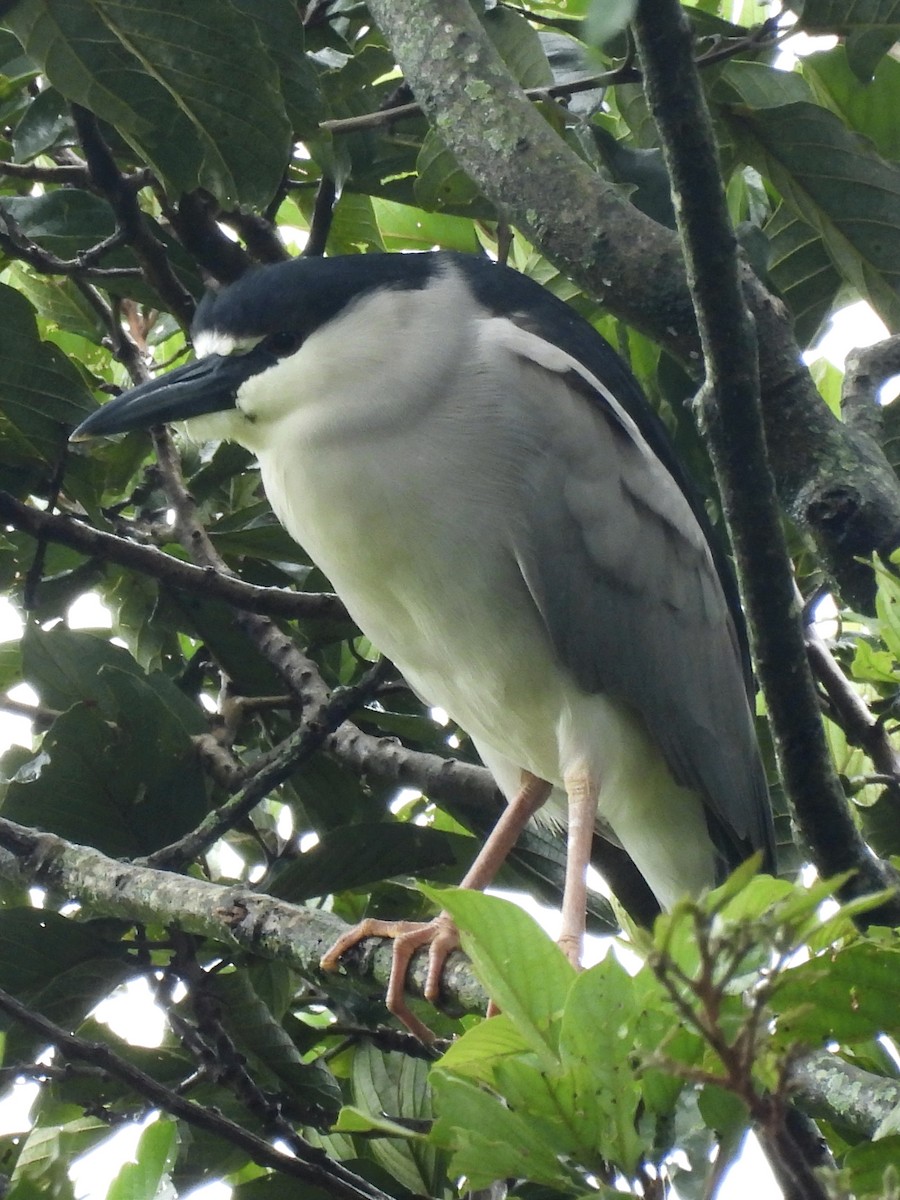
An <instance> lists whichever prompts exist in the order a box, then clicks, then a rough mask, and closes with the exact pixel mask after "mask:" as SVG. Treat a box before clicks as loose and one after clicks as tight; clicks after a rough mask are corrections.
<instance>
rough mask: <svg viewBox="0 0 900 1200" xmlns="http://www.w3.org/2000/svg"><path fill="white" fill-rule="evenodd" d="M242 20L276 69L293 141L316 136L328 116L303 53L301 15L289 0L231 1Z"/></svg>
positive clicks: (313, 74) (314, 72)
mask: <svg viewBox="0 0 900 1200" xmlns="http://www.w3.org/2000/svg"><path fill="white" fill-rule="evenodd" d="M232 4H233V5H234V8H235V10H236V11H237V12H238V13H239V14H240V16H241V18H242V19H243V20H244V21H245V22H246V23H247V25H248V26H252V27H254V28H255V29H256V32H257V34H258V36H259V38H260V40H261V42H262V44H263V46H264V47H265V49H266V51H267V52H268V54H269V55H270V56H271V57H272V59H273V61H274V62H275V64H276V66H277V68H278V74H279V78H280V89H279V90H280V92H281V95H282V98H283V100H284V105H285V108H286V109H287V115H288V116H289V117H290V120H291V123H292V125H293V132H294V136H295V137H296V138H300V139H302V138H303V137H308V136H310V135H311V134H313V133H315V132H316V129H317V126H318V124H319V122H320V121H322V120H324V119H325V117H326V116H327V115H328V114H327V113H326V111H325V108H324V102H323V98H322V93H321V89H320V88H319V79H318V75H317V74H316V71H315V68H314V67H313V65H312V63H311V62H310V60H309V59H308V58H307V56H306V55H305V54H304V53H303V43H304V30H303V22H302V20H301V19H300V13H299V12H298V11H297V6H296V4H294V3H293V2H292V0H266V3H265V4H260V3H259V2H258V0H232Z"/></svg>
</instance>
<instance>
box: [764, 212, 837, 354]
mask: <svg viewBox="0 0 900 1200" xmlns="http://www.w3.org/2000/svg"><path fill="white" fill-rule="evenodd" d="M763 232H764V233H765V235H766V237H767V238H768V239H769V268H768V276H769V279H770V281H771V282H772V283H773V284H774V285H775V287H776V288H777V289H778V291H779V293H780V294H781V297H782V299H783V300H784V302H785V303H786V304H787V306H788V308H789V309H790V310H791V315H792V316H793V318H794V330H795V333H796V336H797V341H798V342H799V344H800V345H801V346H802V347H805V346H810V345H812V343H813V342H814V341H815V340H816V338H817V336H818V333H819V330H820V328H821V326H822V323H823V321H824V320H825V319H826V317H827V316H828V315H829V313H830V312H831V309H832V307H833V306H834V302H835V298H836V296H837V294H838V291H839V290H840V287H841V283H842V281H841V276H840V274H839V272H838V270H837V268H836V267H835V265H834V263H833V262H832V260H831V257H830V256H829V254H828V251H827V250H826V249H825V243H824V242H823V240H822V238H820V237H819V235H818V234H817V233H816V231H815V229H813V227H812V226H811V225H808V224H807V223H806V221H803V220H801V219H800V218H799V217H798V216H797V215H796V213H795V212H794V211H793V210H792V209H791V208H790V207H789V206H788V205H787V204H784V203H782V204H779V205H778V208H777V209H776V210H775V212H774V214H773V215H772V217H771V218H770V220H769V221H768V222H767V223H766V225H765V227H764V230H763Z"/></svg>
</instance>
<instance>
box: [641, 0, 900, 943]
mask: <svg viewBox="0 0 900 1200" xmlns="http://www.w3.org/2000/svg"><path fill="white" fill-rule="evenodd" d="M634 32H635V37H636V39H637V44H638V51H639V54H640V56H641V60H642V62H643V64H644V71H645V76H646V83H645V90H646V94H647V99H648V101H649V104H650V108H651V111H652V113H653V116H654V119H655V121H656V124H657V127H658V129H659V132H660V135H661V138H662V144H663V152H664V154H665V158H666V163H667V165H668V168H669V175H670V177H671V181H672V191H673V195H674V198H675V211H676V215H677V219H678V227H679V231H680V233H681V236H682V240H683V242H684V247H685V254H686V258H687V265H688V275H689V278H690V284H691V290H692V294H693V298H694V305H695V308H696V312H697V321H698V325H699V328H700V337H701V342H702V346H703V356H704V363H705V367H706V384H705V386H704V394H705V397H706V405H705V408H706V413H707V419H708V440H709V445H710V450H711V453H712V458H713V463H714V466H715V470H716V477H717V481H718V484H719V490H720V493H721V496H722V502H723V507H724V510H725V514H726V517H727V519H728V525H729V530H730V532H731V536H732V541H733V543H734V547H735V551H736V558H737V566H738V572H739V576H740V584H741V591H742V593H743V597H744V601H745V605H746V608H747V617H748V624H749V629H750V637H751V643H752V646H753V651H754V658H755V661H756V667H757V671H758V674H759V678H760V682H761V684H762V688H763V692H764V694H765V698H766V704H767V707H768V710H769V715H770V718H771V722H772V730H773V734H774V738H775V746H776V750H777V753H778V760H779V766H780V769H781V774H782V778H783V779H784V783H785V787H786V789H787V792H788V796H789V798H790V800H791V803H792V805H793V807H794V811H795V813H796V815H797V819H798V822H799V824H800V827H801V829H802V831H803V834H804V836H805V838H806V840H807V842H808V844H809V847H810V849H811V851H812V855H813V860H814V862H815V864H816V867H817V868H818V870H819V871H820V873H821V874H822V875H823V876H825V877H827V876H830V875H836V874H838V873H840V872H842V871H846V870H852V871H854V872H855V874H854V876H853V879H852V880H851V882H850V883H849V884H848V887H849V888H850V889H851V891H852V893H854V894H859V893H871V892H876V891H879V890H881V889H882V888H884V887H886V886H889V885H890V883H891V882H892V880H891V877H890V875H889V873H888V871H887V868H886V867H882V865H881V864H879V862H878V861H877V860H876V859H875V858H874V857H873V856H872V854H871V852H870V851H869V849H868V847H867V846H866V844H865V842H864V841H863V840H862V838H861V837H860V835H859V832H858V831H857V829H856V826H855V825H854V823H853V820H852V817H851V815H850V809H849V806H848V804H847V802H846V799H845V797H844V792H843V788H842V787H841V784H840V781H839V779H838V777H837V772H836V771H835V769H834V764H833V763H832V760H831V755H830V754H829V751H828V745H827V743H826V740H825V733H824V729H823V727H822V720H821V716H820V714H819V705H818V699H817V696H816V691H815V686H814V684H813V680H812V674H811V672H810V670H809V665H808V662H807V658H806V650H805V645H804V638H803V627H802V623H801V619H800V609H799V605H798V604H797V600H796V592H795V588H794V581H793V576H792V574H791V567H790V559H789V557H788V553H787V547H786V545H785V541H784V536H783V533H782V529H781V523H780V520H779V516H778V511H777V506H776V500H775V490H774V484H773V481H772V476H771V473H770V470H769V464H768V460H767V456H766V446H765V441H764V435H763V426H762V416H761V412H760V404H759V375H758V369H757V346H756V337H755V331H754V323H753V320H752V318H751V316H750V313H749V312H748V310H747V308H746V305H745V300H744V293H743V289H742V281H741V277H740V273H739V269H738V259H737V243H736V241H735V237H734V233H733V231H732V228H731V222H730V220H729V216H728V208H727V205H726V202H725V191H724V187H723V185H722V179H721V175H720V172H719V164H718V158H717V154H716V148H715V139H714V136H713V129H712V121H711V119H710V116H709V111H708V109H707V107H706V101H705V99H704V97H703V92H702V90H701V87H700V81H699V78H698V76H697V71H696V68H695V66H694V63H693V60H692V58H691V34H690V30H689V28H688V25H687V20H686V18H685V16H684V13H683V11H682V9H681V5H680V4H678V3H677V0H640V2H639V4H638V8H637V13H636V15H635V21H634ZM878 919H879V920H890V921H891V923H895V922H896V921H898V920H900V905H893V906H892V905H891V904H888V905H887V906H886V908H885V912H884V913H881V914H880V916H879V918H878Z"/></svg>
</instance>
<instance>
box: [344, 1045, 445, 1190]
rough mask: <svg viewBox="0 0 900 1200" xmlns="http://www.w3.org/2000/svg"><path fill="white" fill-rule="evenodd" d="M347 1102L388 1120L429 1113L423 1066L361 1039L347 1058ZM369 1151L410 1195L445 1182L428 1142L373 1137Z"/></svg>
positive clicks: (439, 1154) (441, 1163) (439, 1156)
mask: <svg viewBox="0 0 900 1200" xmlns="http://www.w3.org/2000/svg"><path fill="white" fill-rule="evenodd" d="M351 1082H352V1086H353V1102H354V1104H355V1105H356V1106H357V1107H358V1108H360V1109H362V1111H363V1112H367V1113H372V1114H373V1115H375V1116H386V1117H388V1118H390V1119H393V1120H401V1121H402V1120H404V1119H406V1120H412V1121H416V1122H419V1121H427V1120H428V1119H430V1117H431V1116H432V1105H431V1090H430V1088H429V1086H428V1064H427V1063H426V1062H424V1061H423V1060H422V1059H420V1058H412V1057H410V1056H408V1055H405V1054H394V1053H386V1052H384V1051H382V1050H380V1049H378V1048H377V1047H376V1046H373V1045H371V1044H369V1043H362V1044H361V1045H360V1046H359V1047H358V1048H357V1050H356V1053H355V1054H354V1056H353V1074H352V1079H351ZM372 1155H373V1157H374V1159H375V1161H376V1162H378V1163H380V1165H381V1166H382V1167H384V1169H385V1170H386V1171H389V1172H390V1174H391V1175H392V1176H393V1177H394V1179H396V1180H398V1181H399V1182H400V1184H401V1185H402V1186H403V1187H404V1188H406V1189H407V1190H408V1191H410V1192H412V1193H413V1195H418V1196H439V1195H441V1194H442V1192H443V1189H444V1187H445V1186H446V1156H445V1154H444V1153H443V1151H442V1150H439V1149H438V1148H437V1147H436V1146H435V1145H434V1144H433V1143H430V1142H426V1141H423V1140H421V1139H415V1140H410V1141H400V1140H398V1139H395V1138H377V1139H376V1140H375V1141H374V1142H372Z"/></svg>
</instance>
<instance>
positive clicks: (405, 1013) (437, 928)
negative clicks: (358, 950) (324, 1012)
mask: <svg viewBox="0 0 900 1200" xmlns="http://www.w3.org/2000/svg"><path fill="white" fill-rule="evenodd" d="M370 937H378V938H391V939H392V940H393V943H394V949H393V957H392V959H391V976H390V979H389V981H388V986H387V995H386V996H385V1004H386V1005H387V1010H388V1012H389V1013H392V1014H393V1016H395V1017H396V1018H397V1020H398V1021H400V1022H402V1024H404V1025H405V1026H406V1028H407V1029H408V1030H409V1031H410V1033H412V1034H413V1035H414V1036H415V1037H417V1038H418V1039H419V1041H421V1042H425V1043H426V1044H430V1043H431V1042H433V1041H434V1034H433V1033H432V1032H431V1030H430V1029H429V1028H428V1026H427V1025H426V1024H425V1023H424V1022H423V1021H420V1020H419V1018H418V1017H417V1016H416V1015H415V1014H414V1013H413V1012H412V1011H411V1010H410V1008H409V1005H408V1004H407V1003H406V997H405V995H404V985H405V983H406V973H407V970H408V969H409V964H410V960H411V959H412V956H413V955H414V954H415V953H416V951H417V950H419V949H421V948H422V947H423V946H428V972H427V974H426V977H425V999H426V1000H429V1001H430V1002H431V1003H432V1004H434V1003H436V1002H437V1000H438V997H439V995H440V990H441V974H442V973H443V970H444V964H445V963H446V961H447V959H448V957H449V956H450V954H451V953H452V952H453V951H454V950H456V949H457V948H458V946H459V933H458V932H457V929H456V926H455V925H454V923H453V921H452V919H451V917H450V916H449V914H448V913H440V914H439V915H438V916H436V917H435V918H434V920H432V921H424V922H423V921H377V920H374V919H373V918H371V917H367V918H366V919H365V920H363V921H360V922H359V924H358V925H354V926H353V928H352V929H348V930H347V932H346V933H345V934H344V935H343V936H342V937H339V938H338V940H337V941H336V942H335V943H334V945H333V946H332V947H331V948H330V949H329V950H327V951H326V952H325V954H323V955H322V958H321V960H320V964H319V965H320V966H321V968H322V970H323V971H336V970H337V968H338V966H339V963H340V958H341V955H343V954H345V953H346V952H347V951H348V950H350V949H351V948H352V947H353V946H356V945H358V944H359V943H360V942H362V941H364V940H365V939H366V938H370Z"/></svg>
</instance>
